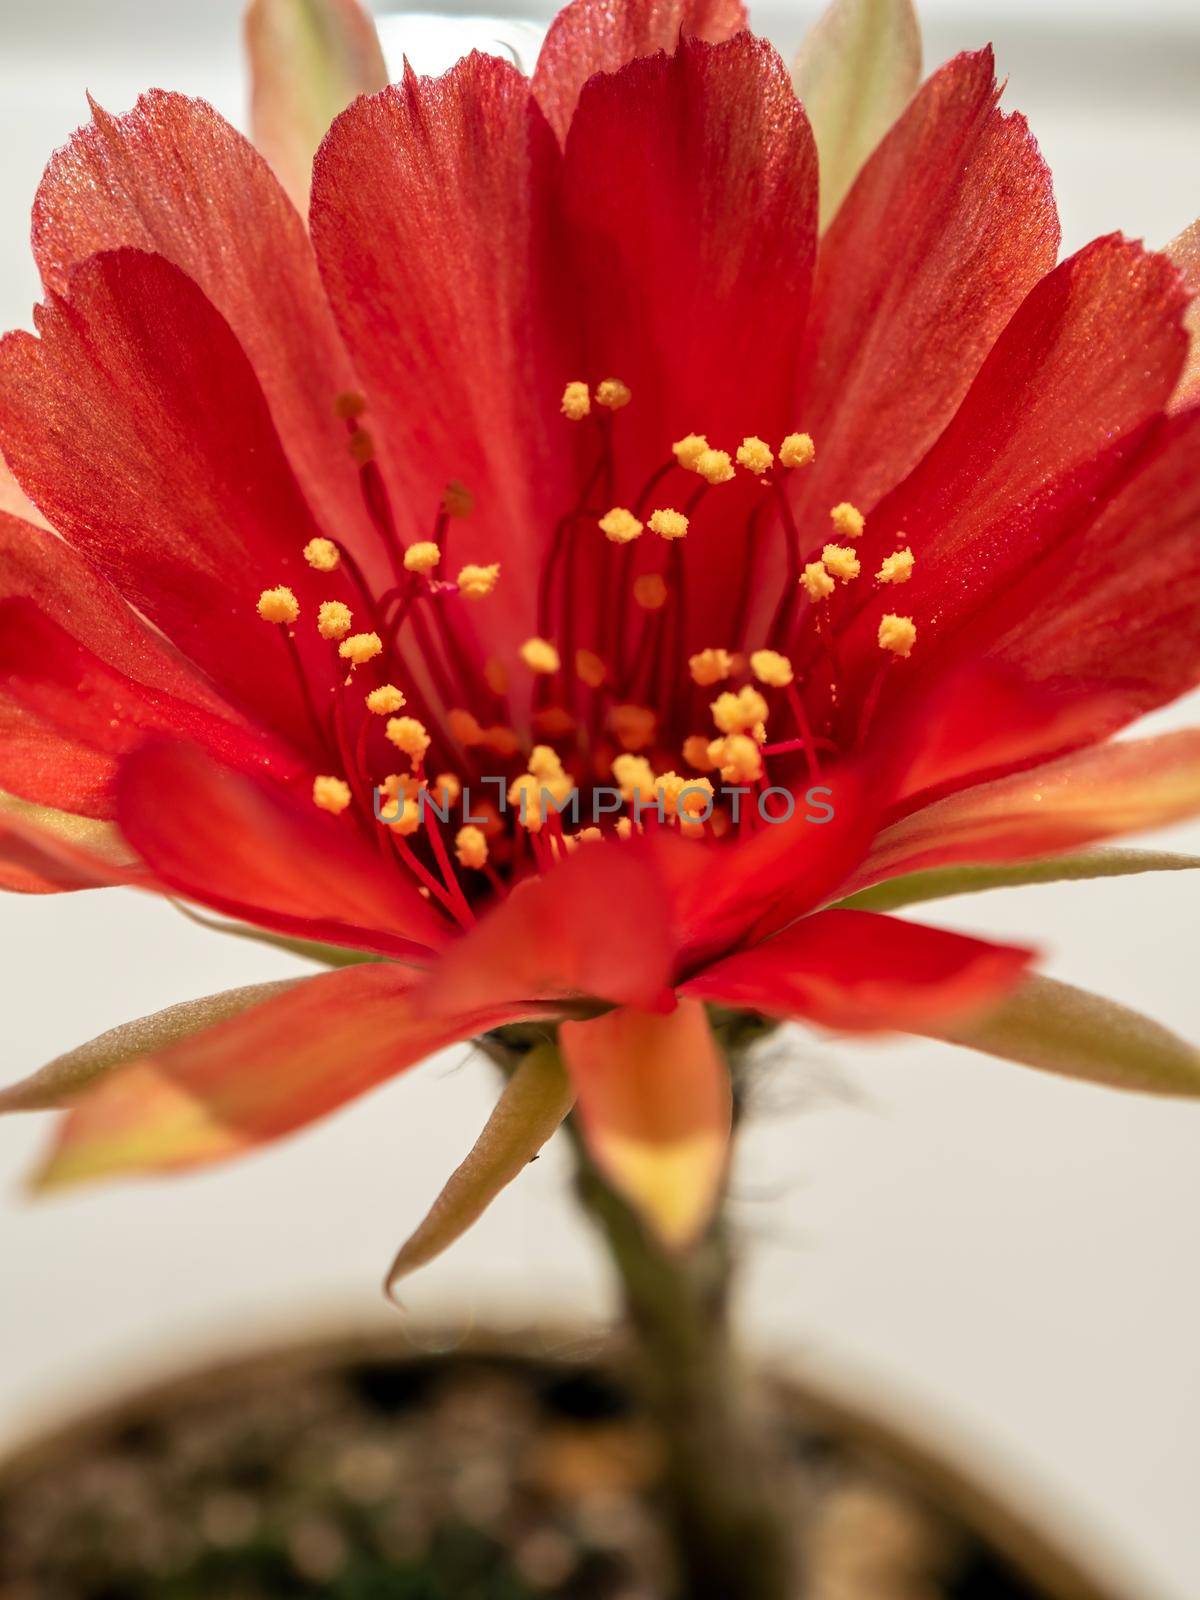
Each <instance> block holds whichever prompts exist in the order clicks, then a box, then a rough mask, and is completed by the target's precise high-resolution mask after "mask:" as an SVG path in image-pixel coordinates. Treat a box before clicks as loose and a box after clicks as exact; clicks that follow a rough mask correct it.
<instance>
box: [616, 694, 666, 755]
mask: <svg viewBox="0 0 1200 1600" xmlns="http://www.w3.org/2000/svg"><path fill="white" fill-rule="evenodd" d="M657 721H658V719H657V717H656V716H655V714H654V712H653V711H651V710H649V708H648V707H646V706H629V705H624V706H614V707H613V708H612V710H611V711H610V712H609V714H608V725H609V727H610V728H611V729H612V732H613V736H614V737H615V739H616V741H617V743H618V744H619V745H620V746H621V748H622V749H623V750H644V749H645V748H646V747H647V745H651V744H653V743H654V730H655V726H656V724H657Z"/></svg>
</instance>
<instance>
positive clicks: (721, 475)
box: [692, 450, 733, 483]
mask: <svg viewBox="0 0 1200 1600" xmlns="http://www.w3.org/2000/svg"><path fill="white" fill-rule="evenodd" d="M692 471H693V472H698V473H699V474H700V476H701V477H702V478H703V479H704V481H705V483H728V482H729V480H730V478H732V477H733V462H732V461H731V460H730V459H729V452H728V450H702V451H701V452H700V454H699V455H698V456H697V457H696V463H695V465H694V466H693V468H692Z"/></svg>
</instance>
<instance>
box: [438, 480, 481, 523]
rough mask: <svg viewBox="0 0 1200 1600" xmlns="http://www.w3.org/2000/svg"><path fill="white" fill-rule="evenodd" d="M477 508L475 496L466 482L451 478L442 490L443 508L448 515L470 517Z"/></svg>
mask: <svg viewBox="0 0 1200 1600" xmlns="http://www.w3.org/2000/svg"><path fill="white" fill-rule="evenodd" d="M474 509H475V496H474V495H473V494H472V493H471V491H470V489H468V488H467V486H466V484H465V483H459V481H458V479H457V478H451V480H450V482H449V483H448V484H447V485H446V487H445V489H444V490H443V491H442V510H443V511H444V512H445V513H446V515H447V516H448V517H459V518H462V517H469V516H470V515H471V513H472V511H474Z"/></svg>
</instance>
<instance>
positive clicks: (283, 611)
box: [258, 583, 300, 623]
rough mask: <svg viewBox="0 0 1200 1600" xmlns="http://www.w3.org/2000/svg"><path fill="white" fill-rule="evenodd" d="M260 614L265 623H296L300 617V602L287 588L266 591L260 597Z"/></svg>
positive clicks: (281, 586) (284, 586)
mask: <svg viewBox="0 0 1200 1600" xmlns="http://www.w3.org/2000/svg"><path fill="white" fill-rule="evenodd" d="M258 614H259V616H260V617H261V618H262V619H263V621H264V622H285V623H292V622H295V620H296V618H297V617H298V616H299V615H300V602H299V601H298V600H297V599H296V596H295V595H294V594H293V593H292V591H291V590H290V589H289V588H288V587H287V586H286V584H282V583H281V584H280V585H279V587H278V588H277V589H264V590H263V592H262V593H261V594H260V595H259V597H258Z"/></svg>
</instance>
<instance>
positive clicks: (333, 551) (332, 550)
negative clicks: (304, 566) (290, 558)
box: [304, 539, 342, 572]
mask: <svg viewBox="0 0 1200 1600" xmlns="http://www.w3.org/2000/svg"><path fill="white" fill-rule="evenodd" d="M304 559H305V561H307V562H308V564H309V566H310V567H312V568H313V570H314V571H315V572H336V571H337V569H338V565H339V564H340V562H341V559H342V556H341V551H340V550H339V549H338V547H337V545H335V544H334V542H333V540H332V539H310V540H309V541H308V543H307V544H306V545H305V546H304Z"/></svg>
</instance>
